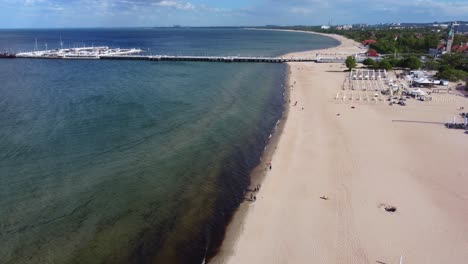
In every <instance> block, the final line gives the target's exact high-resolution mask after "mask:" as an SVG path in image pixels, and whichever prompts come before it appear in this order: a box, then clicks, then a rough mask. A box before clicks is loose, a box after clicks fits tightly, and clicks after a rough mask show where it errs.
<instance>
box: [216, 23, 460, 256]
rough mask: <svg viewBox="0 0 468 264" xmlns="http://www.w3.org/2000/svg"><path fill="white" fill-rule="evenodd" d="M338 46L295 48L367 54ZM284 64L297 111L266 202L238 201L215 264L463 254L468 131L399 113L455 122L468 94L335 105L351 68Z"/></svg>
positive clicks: (264, 191) (277, 150) (280, 147)
mask: <svg viewBox="0 0 468 264" xmlns="http://www.w3.org/2000/svg"><path fill="white" fill-rule="evenodd" d="M307 33H311V34H314V32H307ZM329 37H330V36H329ZM340 38H344V37H340ZM340 38H339V39H340ZM339 39H338V41H340V40H339ZM340 42H341V44H340V45H338V46H337V47H334V48H329V49H325V50H309V51H304V52H298V53H291V54H293V55H298V54H305V53H321V52H330V53H341V54H343V53H344V54H345V53H347V52H354V53H356V52H359V48H358V44H357V43H356V42H354V41H352V40H348V39H345V40H343V41H340ZM353 42H354V43H353ZM287 66H288V73H289V74H288V77H287V80H288V85H287V87H285V89H288V90H289V97H290V98H291V102H295V101H298V102H299V103H298V107H293V106H290V105H288V106H287V107H288V114H287V116H286V118H285V121H284V122H283V125H284V127H283V129H282V131H281V133H278V134H279V135H278V142H276V143H275V144H276V145H275V146H273V144H271V145H272V147H271V148H273V149H274V151H273V152H272V156H271V158H272V163H273V170H272V171H268V172H266V173H265V175H264V176H263V178H262V179H263V181H262V188H261V189H260V192H259V193H258V194H257V198H258V199H257V201H256V202H255V203H253V204H247V203H243V204H241V206H240V207H239V209H238V210H237V211H236V212H235V214H234V216H233V219H232V220H231V222H230V224H229V225H228V227H227V231H226V234H225V238H224V241H223V244H222V245H221V247H220V249H219V250H218V254H217V255H215V256H214V257H213V258H212V259H211V260H210V263H376V262H379V263H397V262H398V261H399V260H400V258H402V259H403V261H404V262H405V263H406V262H408V263H446V262H450V263H457V262H463V260H466V259H467V258H468V251H466V245H468V239H467V237H468V226H467V225H466V223H467V222H468V208H467V207H466V202H467V201H468V190H465V189H464V188H463V186H466V184H468V172H467V171H466V170H464V169H463V168H464V166H463V164H464V161H465V159H466V149H468V141H467V140H466V135H465V134H464V133H462V132H461V133H460V131H453V130H448V129H446V128H445V127H443V126H437V125H416V124H405V123H395V122H393V120H420V121H428V122H443V121H448V120H450V118H451V117H453V116H454V115H458V114H459V110H457V109H459V108H460V107H462V106H464V107H465V108H468V100H467V99H466V98H462V97H458V98H455V97H453V98H450V100H446V98H445V97H443V96H444V95H440V96H441V99H442V100H441V101H439V102H440V103H437V102H434V103H426V102H418V101H415V100H411V101H409V103H408V105H407V106H405V107H401V106H393V107H392V106H388V105H387V103H386V102H385V101H384V102H382V103H381V104H377V103H376V104H370V103H367V102H363V101H346V102H345V101H344V100H343V101H342V102H338V101H337V100H336V99H334V98H336V97H335V96H337V95H336V94H337V92H339V91H340V90H341V85H342V83H343V81H344V78H345V73H344V70H346V68H345V67H344V66H343V64H327V63H299V62H292V63H287ZM296 82H297V83H296ZM291 85H293V87H291ZM359 93H361V92H359ZM434 96H435V97H436V96H439V95H434ZM442 97H443V98H442ZM448 101H450V102H451V103H447V102H448ZM286 102H287V101H286ZM269 145H270V143H269ZM268 160H269V159H268ZM264 162H265V161H264V160H263V161H262V163H261V164H260V165H259V166H260V167H261V168H264V167H263V166H264ZM252 175H253V174H252ZM252 177H253V176H252ZM322 197H325V198H326V199H322ZM387 207H392V208H395V211H394V212H389V211H387V210H386V208H387Z"/></svg>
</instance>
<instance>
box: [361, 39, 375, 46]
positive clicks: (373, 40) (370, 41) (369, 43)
mask: <svg viewBox="0 0 468 264" xmlns="http://www.w3.org/2000/svg"><path fill="white" fill-rule="evenodd" d="M375 43H377V40H375V39H366V40H363V41H362V45H365V46H367V45H371V44H375Z"/></svg>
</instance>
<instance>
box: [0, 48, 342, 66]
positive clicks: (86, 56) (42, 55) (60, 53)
mask: <svg viewBox="0 0 468 264" xmlns="http://www.w3.org/2000/svg"><path fill="white" fill-rule="evenodd" d="M104 48H107V47H104ZM89 49H91V48H89ZM108 50H109V52H111V51H113V50H112V49H109V48H107V50H106V51H108ZM135 51H140V50H135ZM135 51H133V50H128V51H127V50H123V51H121V50H117V51H116V52H112V53H114V54H99V53H98V52H94V53H93V52H89V51H86V52H85V51H75V50H73V53H72V52H69V50H49V51H39V52H24V53H18V54H7V55H8V56H6V55H5V54H3V56H0V58H21V59H63V60H143V61H206V62H261V63H285V62H317V63H343V62H344V61H345V58H344V57H334V56H332V57H323V56H321V55H316V56H312V57H294V56H280V57H265V56H258V57H251V56H190V55H146V54H145V55H141V54H129V53H132V52H135ZM115 53H119V54H115Z"/></svg>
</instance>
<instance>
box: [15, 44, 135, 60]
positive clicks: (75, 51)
mask: <svg viewBox="0 0 468 264" xmlns="http://www.w3.org/2000/svg"><path fill="white" fill-rule="evenodd" d="M141 52H143V51H142V50H141V49H120V48H109V47H107V46H101V47H80V48H68V49H54V50H42V51H32V52H21V53H17V54H15V55H14V56H15V57H16V58H32V59H100V57H101V56H125V55H131V54H139V53H141Z"/></svg>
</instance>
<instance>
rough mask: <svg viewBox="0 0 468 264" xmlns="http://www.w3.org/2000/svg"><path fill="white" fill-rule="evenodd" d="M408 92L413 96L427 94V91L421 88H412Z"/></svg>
mask: <svg viewBox="0 0 468 264" xmlns="http://www.w3.org/2000/svg"><path fill="white" fill-rule="evenodd" d="M410 94H412V95H414V96H426V95H427V93H426V92H425V91H423V90H421V89H416V90H412V91H410Z"/></svg>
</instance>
